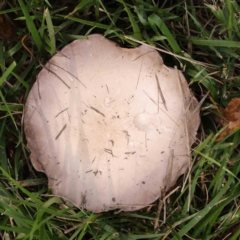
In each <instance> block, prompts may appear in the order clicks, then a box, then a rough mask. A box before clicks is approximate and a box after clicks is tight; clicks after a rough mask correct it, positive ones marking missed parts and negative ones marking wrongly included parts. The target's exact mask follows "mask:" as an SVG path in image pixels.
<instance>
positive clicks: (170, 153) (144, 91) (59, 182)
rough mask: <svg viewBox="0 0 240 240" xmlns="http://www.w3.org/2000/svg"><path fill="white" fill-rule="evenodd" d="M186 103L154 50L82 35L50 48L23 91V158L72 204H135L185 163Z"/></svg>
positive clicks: (193, 126)
mask: <svg viewBox="0 0 240 240" xmlns="http://www.w3.org/2000/svg"><path fill="white" fill-rule="evenodd" d="M196 105H197V101H196V99H195V98H194V97H193V96H192V94H191V93H190V91H189V88H188V85H187V82H186V80H185V78H184V77H183V75H182V74H181V72H179V71H178V70H176V69H171V68H168V67H166V66H165V65H163V61H162V58H161V57H160V55H159V54H158V52H157V51H155V50H153V49H152V48H149V47H147V46H140V47H138V48H134V49H126V48H121V47H118V46H116V44H115V43H113V42H111V41H109V40H107V39H106V38H104V37H103V36H101V35H90V36H88V37H87V38H86V39H83V40H76V41H74V42H72V43H71V44H69V45H67V46H66V47H65V48H63V49H62V51H60V52H58V53H57V54H56V55H55V56H54V57H52V58H51V59H50V60H49V62H48V63H47V64H46V66H45V68H44V69H43V70H42V71H41V72H40V73H39V75H38V76H37V80H36V82H35V84H34V85H33V87H32V89H31V91H30V93H29V96H28V99H27V102H26V106H25V119H24V127H25V133H26V138H27V141H28V147H29V149H30V150H31V156H30V157H31V161H32V163H33V165H34V167H35V168H36V169H37V170H38V171H42V172H45V173H46V175H47V176H48V180H49V188H51V189H52V191H53V193H54V194H55V195H58V196H61V197H63V198H64V199H68V200H69V201H71V202H72V203H74V204H75V205H77V206H78V207H84V208H86V209H88V210H91V211H94V212H102V211H107V210H110V209H116V208H120V209H122V210H124V211H132V210H137V209H140V208H142V207H145V206H147V205H148V204H151V203H152V202H153V201H155V200H156V199H157V198H159V196H160V191H161V189H163V188H164V187H166V188H167V189H169V188H170V187H171V186H172V185H174V184H175V182H176V180H177V178H178V177H179V176H180V175H181V174H183V173H184V172H186V170H187V168H188V166H189V161H190V159H189V156H190V151H189V149H190V146H191V144H192V143H193V142H194V140H195V135H196V131H197V128H198V126H199V122H200V119H199V111H198V110H196V109H195V108H196Z"/></svg>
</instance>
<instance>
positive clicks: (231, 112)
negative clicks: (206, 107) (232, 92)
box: [216, 98, 240, 141]
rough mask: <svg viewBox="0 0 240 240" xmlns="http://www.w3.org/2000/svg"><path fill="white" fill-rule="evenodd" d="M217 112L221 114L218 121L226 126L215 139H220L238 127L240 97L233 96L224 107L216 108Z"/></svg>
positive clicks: (239, 120) (239, 123) (239, 121)
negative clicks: (220, 118)
mask: <svg viewBox="0 0 240 240" xmlns="http://www.w3.org/2000/svg"><path fill="white" fill-rule="evenodd" d="M218 112H219V113H220V114H222V115H223V118H224V119H222V120H221V121H219V123H221V124H222V126H223V127H226V126H227V128H226V129H225V130H224V131H223V132H222V133H221V134H220V135H219V136H218V137H217V139H216V141H220V140H222V139H223V138H225V137H226V136H227V135H229V134H230V133H232V132H233V131H234V130H236V129H237V128H239V127H240V98H233V99H232V100H231V101H230V102H229V103H228V105H227V107H226V108H225V109H222V108H221V107H219V108H218Z"/></svg>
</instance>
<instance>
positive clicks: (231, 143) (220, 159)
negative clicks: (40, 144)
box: [0, 0, 240, 239]
mask: <svg viewBox="0 0 240 240" xmlns="http://www.w3.org/2000/svg"><path fill="white" fill-rule="evenodd" d="M18 3H20V4H21V5H18ZM23 3H24V2H23V1H22V0H19V1H18V2H16V1H15V2H14V1H6V7H5V9H2V13H6V11H7V12H8V13H7V14H8V16H10V17H11V19H12V20H13V22H14V24H15V25H16V29H17V35H18V36H19V40H20V38H21V37H23V35H24V34H25V33H29V36H28V37H27V38H26V40H25V44H26V46H27V47H28V48H29V49H30V50H31V51H32V53H33V54H34V56H36V61H32V60H31V59H30V57H29V55H28V53H27V51H26V50H25V49H24V48H23V47H22V46H21V43H20V41H19V42H16V43H15V42H14V41H13V43H7V44H5V43H4V44H2V42H0V46H1V47H0V50H1V51H2V52H3V54H0V62H1V69H2V72H3V75H2V77H1V78H0V85H1V95H0V97H1V106H0V109H1V116H0V117H1V120H0V144H1V150H2V151H0V154H1V155H0V159H1V161H0V166H1V171H2V175H1V183H0V190H1V197H0V211H1V218H0V229H1V232H0V234H1V237H2V238H3V237H5V238H7V237H9V238H10V239H15V238H16V237H19V238H22V239H33V238H35V239H44V237H45V238H46V239H101V238H102V239H107V238H108V239H110V238H112V239H113V238H115V239H156V238H157V239H185V238H191V239H228V238H230V237H231V239H238V237H239V234H240V233H239V232H240V230H239V213H240V212H239V194H240V191H239V179H238V178H239V172H240V170H239V168H240V164H239V148H238V144H239V137H240V136H239V132H238V131H235V132H234V133H232V134H231V135H230V136H227V138H225V139H224V140H222V141H220V142H218V143H216V142H215V139H216V138H217V136H216V135H215V134H216V133H217V132H218V130H219V129H220V128H221V126H219V125H217V124H216V123H215V122H214V121H213V119H212V117H211V114H212V113H216V107H215V102H216V103H217V104H218V105H221V106H222V107H225V106H226V105H227V103H228V102H229V100H230V99H231V98H233V97H239V92H240V89H239V86H240V79H239V66H240V64H239V55H240V53H239V47H238V46H239V45H237V44H239V40H240V34H239V32H240V31H239V25H238V24H237V22H238V21H239V12H240V9H239V3H237V1H228V0H227V1H205V2H203V1H201V0H196V1H178V2H176V1H175V2H174V1H166V3H165V5H164V6H163V7H159V6H157V5H155V3H154V2H152V1H142V0H139V1H136V2H135V3H134V4H135V5H134V6H133V2H131V1H128V0H127V1H118V2H109V1H105V2H102V1H98V2H95V1H84V0H83V1H81V3H80V4H78V3H76V1H72V0H68V1H65V4H66V5H65V7H62V6H63V5H62V1H60V0H58V1H55V2H54V4H53V3H51V4H52V5H51V6H50V5H49V1H38V0H37V1H34V3H35V5H34V6H33V5H31V3H32V2H31V1H25V3H26V6H25V5H24V4H23ZM44 10H46V11H45V12H44ZM3 11H5V12H3ZM73 11H74V14H73V15H71V16H70V15H69V14H70V13H71V12H73ZM44 14H45V15H44ZM68 16H69V17H68ZM16 19H17V20H16ZM46 19H47V21H45V20H46ZM112 23H114V24H112ZM167 30H168V31H167ZM90 32H91V33H93V32H94V33H102V34H105V35H107V37H109V38H111V39H113V40H115V41H116V42H118V43H120V44H121V43H122V44H123V45H124V46H125V47H126V46H127V47H132V46H136V45H137V44H136V43H134V42H133V41H132V40H128V39H125V37H124V36H131V37H132V38H134V39H138V41H141V42H143V43H146V44H149V45H155V46H156V47H158V48H160V49H162V48H163V49H165V50H166V51H168V52H169V53H173V54H177V55H179V56H182V55H181V54H184V55H183V56H185V57H187V58H189V59H194V61H195V60H197V61H199V62H202V63H206V64H210V65H212V66H213V68H209V67H208V66H206V67H205V66H202V65H201V66H200V65H198V64H196V63H194V62H189V61H185V60H184V59H180V58H179V60H176V58H172V57H169V54H167V53H166V54H165V53H164V54H163V57H164V60H165V62H166V63H167V65H168V66H172V67H174V65H177V66H178V68H181V66H183V69H182V70H184V75H185V76H186V77H187V79H188V80H189V83H190V86H191V88H192V89H193V91H194V92H195V94H196V96H197V97H198V99H199V100H200V99H202V98H204V97H206V98H205V99H204V101H203V102H202V106H201V112H202V127H201V131H200V133H199V141H198V142H197V144H196V145H195V147H194V150H193V156H192V158H193V162H194V164H193V167H192V170H191V173H190V174H191V178H192V180H191V185H190V186H189V185H188V184H189V183H186V187H185V188H184V189H183V191H182V192H180V191H176V192H174V193H173V194H172V195H171V196H170V197H169V198H168V199H166V201H165V205H164V206H165V209H166V214H165V223H163V219H164V214H163V212H161V215H160V218H159V225H160V226H161V227H160V229H159V230H157V231H156V232H155V231H154V230H153V225H154V223H155V219H156V211H157V209H156V205H153V206H152V207H151V208H150V209H144V210H142V211H139V212H136V213H120V214H118V215H114V213H113V212H110V213H105V214H92V213H89V212H82V211H79V210H78V209H76V208H73V207H70V206H67V205H64V204H63V203H60V202H61V200H60V199H58V198H51V197H46V196H44V194H46V193H47V187H46V185H45V182H46V177H45V176H44V175H41V174H39V173H37V172H35V174H36V176H37V179H35V177H34V174H33V172H32V171H29V168H28V167H27V165H26V164H25V163H26V161H27V156H26V157H25V156H24V155H23V154H22V152H23V151H22V149H25V150H26V151H27V149H26V146H25V143H26V142H25V141H24V140H23V139H24V138H23V135H22V133H21V128H20V125H21V124H20V123H21V114H22V110H23V102H24V101H23V99H24V97H25V95H26V94H27V92H28V90H29V89H30V86H31V85H32V81H33V79H34V76H35V75H36V74H37V72H39V70H40V66H39V62H38V61H41V62H42V63H44V62H46V61H47V60H48V59H49V58H50V57H51V56H52V54H53V53H54V52H55V51H56V50H59V49H61V48H62V47H64V46H65V45H66V44H67V43H69V42H71V41H72V40H73V39H76V38H80V37H83V36H84V35H85V34H86V33H90ZM55 43H56V44H55ZM178 48H179V49H180V50H183V53H182V52H181V51H180V52H179V51H178ZM180 63H181V64H180ZM207 93H209V94H208V95H207ZM27 153H28V151H27ZM4 170H5V171H4ZM237 177H238V178H237ZM14 179H15V180H19V183H18V182H17V181H15V180H14ZM185 179H186V178H184V179H183V178H181V179H179V181H178V183H179V184H180V185H181V184H182V183H183V181H184V180H185ZM20 183H21V184H22V185H24V186H25V187H22V186H21V185H20ZM188 187H190V188H191V192H190V194H189V191H188ZM166 196H168V195H166ZM188 206H190V211H188V209H189V207H188ZM70 230H71V231H70ZM69 231H70V232H69Z"/></svg>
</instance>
